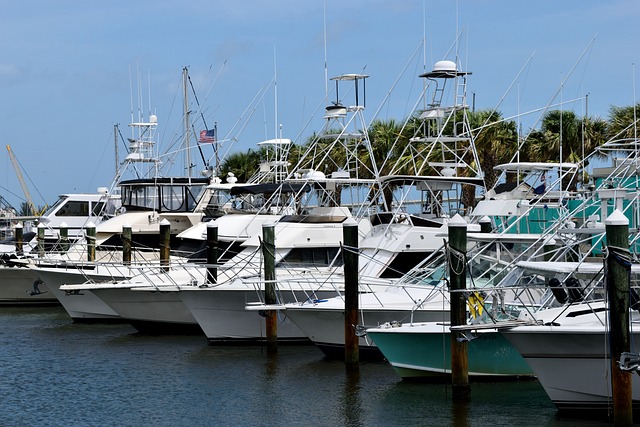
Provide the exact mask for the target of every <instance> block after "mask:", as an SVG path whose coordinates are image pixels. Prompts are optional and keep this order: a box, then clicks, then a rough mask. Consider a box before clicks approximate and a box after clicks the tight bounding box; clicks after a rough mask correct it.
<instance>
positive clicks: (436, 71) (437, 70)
mask: <svg viewBox="0 0 640 427" xmlns="http://www.w3.org/2000/svg"><path fill="white" fill-rule="evenodd" d="M468 74H471V73H470V72H467V71H458V67H457V66H456V63H455V62H453V61H438V62H436V64H435V65H434V66H433V71H431V72H429V73H424V74H420V77H425V78H427V79H434V78H435V79H451V78H454V77H458V76H466V75H468Z"/></svg>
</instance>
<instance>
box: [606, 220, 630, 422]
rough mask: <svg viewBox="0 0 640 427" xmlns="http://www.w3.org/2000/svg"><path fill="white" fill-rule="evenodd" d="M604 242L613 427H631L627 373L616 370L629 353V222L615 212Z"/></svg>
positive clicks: (607, 228) (608, 223)
mask: <svg viewBox="0 0 640 427" xmlns="http://www.w3.org/2000/svg"><path fill="white" fill-rule="evenodd" d="M605 232H606V239H607V259H606V261H607V277H606V284H607V294H608V297H609V325H610V334H611V335H610V339H609V353H610V355H611V391H612V393H613V396H612V397H613V423H614V424H615V425H616V426H622V425H632V424H633V411H632V397H631V375H632V373H631V372H630V371H623V370H622V369H620V367H619V366H618V362H619V361H620V355H621V354H622V353H625V352H629V351H630V348H631V343H630V339H629V287H630V274H629V273H630V270H631V263H630V257H629V220H628V219H627V217H626V216H624V214H623V213H622V212H620V211H619V210H618V209H616V210H615V211H613V213H612V214H611V215H609V217H608V218H607V219H606V220H605Z"/></svg>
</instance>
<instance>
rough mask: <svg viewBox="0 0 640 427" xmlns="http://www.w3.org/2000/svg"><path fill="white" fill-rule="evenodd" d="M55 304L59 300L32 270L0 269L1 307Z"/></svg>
mask: <svg viewBox="0 0 640 427" xmlns="http://www.w3.org/2000/svg"><path fill="white" fill-rule="evenodd" d="M36 282H38V283H37V284H36ZM55 304H59V303H58V300H57V298H56V297H55V296H54V295H53V293H52V292H51V291H50V289H49V288H48V287H47V286H46V285H45V284H42V283H39V281H38V276H37V275H36V274H35V273H34V272H33V271H32V270H31V269H30V268H28V267H6V266H3V267H0V305H55Z"/></svg>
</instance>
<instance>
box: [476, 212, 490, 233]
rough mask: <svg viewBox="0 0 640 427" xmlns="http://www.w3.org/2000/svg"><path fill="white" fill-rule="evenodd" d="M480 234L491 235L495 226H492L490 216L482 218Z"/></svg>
mask: <svg viewBox="0 0 640 427" xmlns="http://www.w3.org/2000/svg"><path fill="white" fill-rule="evenodd" d="M478 222H479V223H480V232H481V233H491V232H492V231H493V226H492V225H491V218H489V217H488V216H486V215H485V216H483V217H482V218H480V221H478Z"/></svg>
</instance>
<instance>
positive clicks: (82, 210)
mask: <svg viewBox="0 0 640 427" xmlns="http://www.w3.org/2000/svg"><path fill="white" fill-rule="evenodd" d="M56 216H89V202H83V201H69V202H67V203H65V204H64V205H63V206H62V207H61V208H60V210H59V211H58V212H56Z"/></svg>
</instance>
